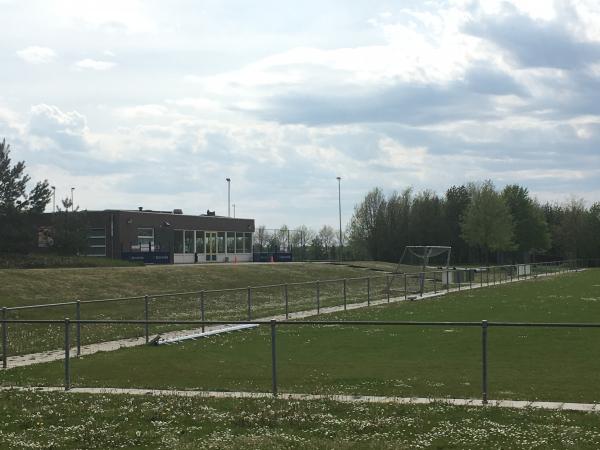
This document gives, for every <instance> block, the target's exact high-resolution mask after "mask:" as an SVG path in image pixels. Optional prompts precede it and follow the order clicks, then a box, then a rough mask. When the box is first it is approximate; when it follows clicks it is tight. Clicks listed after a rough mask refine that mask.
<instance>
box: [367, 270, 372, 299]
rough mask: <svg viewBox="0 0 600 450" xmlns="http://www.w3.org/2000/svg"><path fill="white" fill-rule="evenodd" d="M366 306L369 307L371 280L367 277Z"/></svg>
mask: <svg viewBox="0 0 600 450" xmlns="http://www.w3.org/2000/svg"><path fill="white" fill-rule="evenodd" d="M367 306H371V279H370V278H369V277H367Z"/></svg>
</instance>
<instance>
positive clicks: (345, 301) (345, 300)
mask: <svg viewBox="0 0 600 450" xmlns="http://www.w3.org/2000/svg"><path fill="white" fill-rule="evenodd" d="M346 303H347V299H346V279H345V278H344V311H346Z"/></svg>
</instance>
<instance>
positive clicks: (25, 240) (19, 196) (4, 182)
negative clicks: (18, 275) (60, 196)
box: [0, 140, 51, 253]
mask: <svg viewBox="0 0 600 450" xmlns="http://www.w3.org/2000/svg"><path fill="white" fill-rule="evenodd" d="M29 181H30V177H29V175H27V174H26V173H25V162H23V161H20V162H18V163H16V164H15V165H14V166H13V165H12V162H11V159H10V145H9V144H7V143H6V140H2V142H0V251H5V252H20V253H23V252H27V251H29V250H31V249H33V248H34V247H35V240H36V237H37V235H36V228H35V220H34V216H35V215H38V214H40V213H42V212H43V211H44V209H45V208H46V205H48V203H49V202H50V198H51V191H50V186H49V184H48V181H47V180H44V181H43V182H38V183H36V185H35V186H34V187H33V189H32V190H31V191H29V192H27V184H28V183H29Z"/></svg>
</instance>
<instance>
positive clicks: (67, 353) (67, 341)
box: [65, 318, 71, 391]
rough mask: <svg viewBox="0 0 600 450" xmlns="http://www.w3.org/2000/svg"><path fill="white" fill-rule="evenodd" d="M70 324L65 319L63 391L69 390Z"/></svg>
mask: <svg viewBox="0 0 600 450" xmlns="http://www.w3.org/2000/svg"><path fill="white" fill-rule="evenodd" d="M70 351H71V323H70V321H69V319H68V318H66V319H65V391H68V390H69V389H71V367H70V365H71V364H70V363H71V361H70Z"/></svg>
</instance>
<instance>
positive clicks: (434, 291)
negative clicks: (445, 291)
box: [433, 272, 437, 294]
mask: <svg viewBox="0 0 600 450" xmlns="http://www.w3.org/2000/svg"><path fill="white" fill-rule="evenodd" d="M435 274H436V273H435V272H433V293H434V294H437V277H436V276H435Z"/></svg>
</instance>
